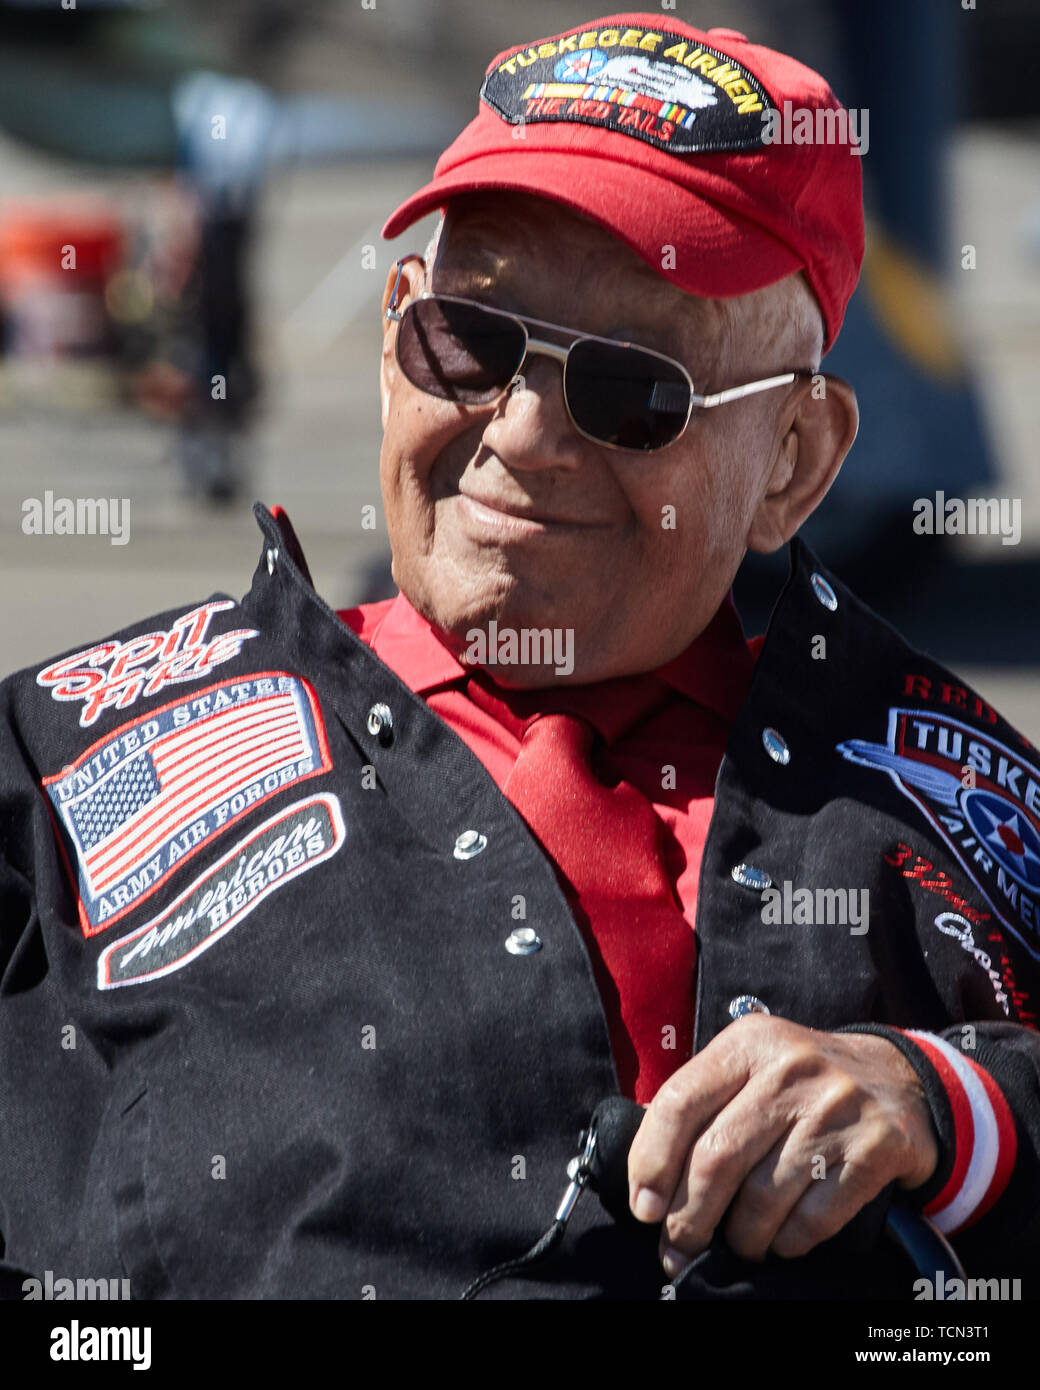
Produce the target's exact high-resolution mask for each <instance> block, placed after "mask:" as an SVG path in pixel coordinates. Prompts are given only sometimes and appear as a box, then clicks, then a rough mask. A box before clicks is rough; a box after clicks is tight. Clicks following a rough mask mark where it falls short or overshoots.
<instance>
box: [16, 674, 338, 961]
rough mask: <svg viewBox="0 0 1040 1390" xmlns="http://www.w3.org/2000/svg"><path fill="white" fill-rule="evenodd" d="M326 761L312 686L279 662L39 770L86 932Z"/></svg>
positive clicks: (123, 909) (105, 924)
mask: <svg viewBox="0 0 1040 1390" xmlns="http://www.w3.org/2000/svg"><path fill="white" fill-rule="evenodd" d="M331 767H332V761H331V759H330V757H329V752H328V744H327V742H326V739H325V727H324V724H323V723H322V718H321V710H320V708H319V706H318V700H317V696H316V695H315V694H314V691H313V690H312V689H311V687H310V685H309V684H308V683H307V682H306V681H305V680H301V679H299V678H298V677H296V676H290V675H288V674H286V673H285V672H281V671H264V672H260V673H257V674H253V675H250V676H248V677H245V678H243V679H241V680H233V681H224V682H223V683H222V684H220V685H211V686H209V687H208V688H207V689H205V690H201V691H199V692H198V693H197V694H195V695H192V696H191V697H190V698H189V699H187V700H183V701H174V702H172V703H171V704H168V705H163V706H162V708H161V709H157V710H153V711H152V712H151V713H150V714H148V715H146V716H142V717H141V718H140V719H137V720H135V721H133V722H132V723H129V724H124V725H123V726H122V727H121V728H119V729H116V730H115V732H114V733H111V734H108V735H106V737H105V738H103V739H100V740H98V742H97V743H94V744H92V745H91V747H90V748H88V749H87V751H86V752H85V753H84V754H83V755H82V756H81V757H80V758H78V759H77V760H76V762H75V763H72V764H71V765H70V766H68V767H65V768H63V769H62V770H61V772H58V773H55V774H53V775H52V776H50V777H45V778H44V779H43V786H44V788H45V790H46V792H47V795H48V796H49V797H50V800H51V803H52V805H53V807H54V810H55V812H56V813H57V818H58V819H59V821H60V824H61V826H62V828H63V830H64V841H63V848H64V847H65V845H66V843H67V845H68V846H69V847H70V848H71V850H72V853H73V855H74V857H75V861H76V873H75V875H74V877H75V878H76V879H77V880H78V887H79V917H80V923H81V925H82V927H83V933H84V935H85V936H93V935H94V934H95V933H96V932H99V931H102V930H103V929H104V928H105V927H108V926H110V925H111V924H112V923H113V922H116V921H118V920H119V918H120V917H123V916H125V914H126V913H127V912H129V911H131V909H133V908H135V907H137V906H138V904H139V903H141V902H143V901H144V899H145V898H148V897H150V896H151V894H152V893H154V892H155V890H156V889H157V888H158V887H159V885H160V884H161V883H163V882H165V880H166V878H167V877H168V876H169V875H170V874H171V873H172V872H173V870H174V869H175V868H177V867H178V865H180V864H181V863H183V862H185V861H186V860H188V859H191V858H192V856H193V855H195V854H198V852H199V851H200V850H201V849H202V848H203V847H204V846H205V845H206V844H207V843H209V841H211V840H212V839H213V838H214V836H216V835H218V834H220V833H221V832H222V831H223V830H225V829H227V828H228V827H229V826H232V825H234V824H235V822H236V821H238V820H240V819H241V818H242V816H244V815H245V814H246V813H247V812H248V811H250V810H251V809H252V808H253V807H254V806H258V805H260V804H262V803H263V802H264V801H266V800H268V798H269V797H271V796H274V794H275V793H276V792H278V791H280V790H281V789H282V788H283V787H286V786H288V785H289V784H290V783H292V782H299V781H302V780H303V779H304V778H307V777H316V776H318V774H319V773H322V772H328V771H329V769H330V768H331ZM67 860H68V856H67ZM68 862H71V861H68Z"/></svg>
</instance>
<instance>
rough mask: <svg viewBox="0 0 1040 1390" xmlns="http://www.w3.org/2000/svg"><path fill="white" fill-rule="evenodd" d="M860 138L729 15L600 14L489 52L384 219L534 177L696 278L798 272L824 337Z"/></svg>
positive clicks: (749, 285) (659, 264)
mask: <svg viewBox="0 0 1040 1390" xmlns="http://www.w3.org/2000/svg"><path fill="white" fill-rule="evenodd" d="M662 20H664V22H662ZM860 153H861V152H860V150H859V148H858V145H857V143H856V140H855V137H854V134H853V132H852V131H851V127H850V122H849V120H848V113H847V112H846V111H845V109H844V108H843V107H842V106H841V104H840V102H839V101H838V100H837V98H836V97H835V95H834V93H833V92H832V91H831V89H830V87H829V86H828V85H827V83H826V82H825V81H824V80H823V78H822V77H820V76H819V74H818V73H815V72H813V71H812V69H811V68H807V67H805V66H804V65H803V64H802V63H798V62H796V61H795V60H794V59H793V58H789V57H787V56H786V55H785V54H783V53H777V52H775V51H774V50H773V49H770V48H762V47H761V46H760V45H758V44H753V43H749V42H748V40H747V39H746V38H745V36H744V35H743V34H739V33H737V32H736V31H735V30H733V29H708V30H706V31H704V30H700V29H693V28H691V27H690V26H689V25H688V24H683V23H682V22H681V21H680V20H677V19H676V20H672V19H670V18H669V19H664V17H663V16H662V15H660V14H620V15H610V16H608V17H607V18H605V19H597V20H592V21H589V22H586V23H584V24H579V25H577V26H576V27H575V28H573V29H567V30H565V31H564V32H563V33H561V34H555V35H553V36H552V37H551V38H547V39H536V40H535V41H534V42H533V43H528V44H520V45H518V46H517V47H514V48H509V49H506V50H504V51H503V52H502V53H500V54H499V55H498V56H497V57H496V58H495V59H494V60H493V62H492V63H491V64H490V66H489V67H488V69H487V74H486V76H485V78H484V83H483V86H482V87H481V89H480V103H479V110H478V114H477V116H476V117H475V119H474V120H472V121H471V122H470V123H469V125H468V126H466V128H465V130H463V131H462V133H461V135H459V136H458V138H457V139H456V140H455V141H454V142H453V143H452V144H451V145H450V146H449V147H448V148H447V149H446V150H445V151H444V153H443V154H442V155H441V157H440V159H438V161H437V164H436V167H435V168H434V171H433V179H432V180H431V182H430V183H428V184H426V185H425V187H423V188H421V189H419V191H418V192H417V193H414V194H412V196H411V197H410V198H408V199H407V200H406V201H405V202H403V203H402V204H401V206H400V207H399V208H397V210H396V211H395V212H393V213H392V214H391V216H390V217H389V218H388V219H387V221H386V224H385V225H384V227H383V236H384V237H386V238H388V239H389V238H393V237H396V236H398V235H399V234H400V233H401V232H402V231H404V229H405V228H406V227H409V226H410V225H411V224H412V223H413V222H415V221H417V220H418V219H419V218H420V217H423V216H425V215H426V214H427V213H428V212H431V211H433V210H434V209H435V208H443V207H444V206H445V205H446V204H447V202H448V200H449V199H450V198H451V197H453V196H455V195H456V194H459V193H469V192H473V191H475V190H477V189H492V188H500V189H510V190H514V191H517V192H523V193H532V194H537V195H540V196H541V197H544V198H551V199H552V200H553V201H555V202H558V203H562V204H563V205H564V206H565V207H569V208H572V209H573V210H574V211H575V212H579V213H583V214H584V215H585V216H586V217H590V218H592V219H593V221H595V222H598V223H599V224H600V225H601V226H603V227H605V228H606V229H607V230H608V231H609V232H612V233H613V234H614V235H615V236H616V237H618V238H619V240H621V241H623V242H624V243H625V244H626V245H627V246H629V247H631V249H632V250H633V251H635V252H636V253H637V255H639V256H641V257H642V259H643V260H644V261H646V262H647V264H648V265H650V266H652V267H653V268H654V269H655V270H657V271H658V272H659V273H660V274H661V275H663V276H664V277H665V279H667V280H670V281H671V282H672V283H673V284H675V285H678V286H679V287H680V288H681V289H684V290H686V291H688V292H689V293H690V294H695V295H700V296H703V297H706V298H728V297H730V296H732V295H740V294H748V293H750V292H751V291H752V290H757V289H762V288H763V287H764V286H766V285H771V284H774V283H775V282H776V281H777V280H782V279H784V278H785V277H786V276H788V275H793V274H795V273H796V272H797V271H799V270H802V271H804V272H805V275H806V277H807V279H808V281H809V284H810V285H811V286H812V289H813V292H814V293H815V295H816V298H817V301H818V302H819V305H820V309H821V311H822V313H823V317H824V323H825V325H826V342H825V345H824V346H825V349H826V348H829V347H830V346H831V345H832V344H833V342H834V339H835V338H836V337H837V335H838V330H839V328H840V327H841V323H842V319H843V317H844V314H845V306H846V305H847V304H848V301H849V298H850V297H851V295H852V291H853V290H854V289H855V286H856V280H857V278H858V276H859V269H860V263H861V261H862V259H863V180H862V175H861V171H860Z"/></svg>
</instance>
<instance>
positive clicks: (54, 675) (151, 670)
mask: <svg viewBox="0 0 1040 1390" xmlns="http://www.w3.org/2000/svg"><path fill="white" fill-rule="evenodd" d="M234 606H235V605H234V602H233V600H231V599H215V600H214V601H213V602H212V603H204V604H202V605H201V606H200V607H198V608H193V609H192V610H191V612H190V613H184V614H182V615H181V617H179V618H177V619H175V621H174V623H173V625H172V627H171V628H170V629H169V631H168V632H146V633H144V634H143V635H142V636H140V637H131V638H130V639H129V641H127V642H119V641H116V640H115V639H113V640H111V641H109V642H99V643H98V645H97V646H96V647H87V648H86V649H85V650H84V651H81V652H75V653H74V654H73V655H72V656H66V657H63V658H62V659H61V660H60V661H54V662H52V663H51V665H50V666H45V667H44V668H43V670H42V671H41V672H40V673H39V674H38V675H37V677H36V684H37V685H41V686H43V688H44V689H45V690H50V692H51V697H52V699H55V700H82V701H83V708H82V710H80V716H79V722H80V725H81V726H82V727H83V728H84V729H86V728H88V727H89V726H90V725H91V724H93V723H94V721H95V720H96V719H97V717H98V716H99V715H100V714H101V712H102V710H105V709H108V708H109V706H113V707H114V708H115V709H127V708H128V707H129V706H130V705H132V704H133V703H134V701H135V700H136V699H137V697H138V696H139V695H157V694H158V693H159V691H160V690H165V688H166V687H167V686H168V685H176V684H179V683H180V682H182V681H194V680H200V679H201V678H202V677H203V676H205V675H208V674H209V672H210V671H212V669H213V667H214V666H220V665H221V664H222V663H223V662H225V661H230V660H231V658H232V657H233V656H237V655H238V653H239V652H240V651H241V650H242V643H243V642H246V641H248V640H249V638H250V637H257V636H259V633H257V632H256V631H255V630H254V629H253V628H245V627H238V628H234V629H233V630H232V631H231V632H218V633H217V635H216V636H215V637H213V638H211V639H210V640H209V641H207V640H206V631H207V629H208V627H209V624H210V619H211V618H212V617H213V615H214V613H222V612H224V610H225V609H227V608H234Z"/></svg>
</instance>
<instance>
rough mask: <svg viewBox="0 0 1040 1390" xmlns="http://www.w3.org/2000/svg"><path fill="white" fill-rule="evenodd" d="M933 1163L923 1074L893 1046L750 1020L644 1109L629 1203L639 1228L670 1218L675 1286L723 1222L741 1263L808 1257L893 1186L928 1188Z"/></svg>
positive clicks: (668, 1257) (664, 1241) (668, 1249)
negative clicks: (770, 1254)
mask: <svg viewBox="0 0 1040 1390" xmlns="http://www.w3.org/2000/svg"><path fill="white" fill-rule="evenodd" d="M938 1161H939V1145H938V1141H937V1138H936V1135H935V1130H934V1126H933V1124H932V1119H931V1115H930V1113H929V1110H928V1105H927V1103H926V1101H925V1099H924V1094H923V1092H922V1089H921V1085H920V1082H919V1080H918V1077H917V1073H916V1072H915V1071H914V1069H913V1067H911V1065H910V1063H909V1062H908V1061H907V1060H906V1059H905V1057H903V1055H902V1053H901V1052H900V1051H899V1049H898V1048H897V1047H894V1046H893V1045H892V1043H890V1042H888V1041H887V1039H885V1038H880V1037H876V1036H874V1035H872V1034H868V1033H827V1032H817V1031H815V1030H814V1029H811V1028H803V1027H801V1026H800V1025H799V1024H797V1023H789V1022H788V1021H787V1020H786V1019H782V1018H773V1017H767V1016H766V1015H764V1014H749V1015H747V1016H746V1017H744V1018H742V1019H738V1020H737V1022H736V1023H734V1024H732V1025H731V1026H730V1027H728V1028H726V1029H725V1031H724V1032H722V1033H720V1034H719V1036H718V1037H716V1038H714V1039H713V1040H712V1041H711V1043H709V1045H708V1046H707V1047H706V1048H705V1049H704V1051H703V1052H700V1053H698V1054H697V1056H696V1057H693V1058H692V1059H691V1060H690V1061H689V1062H687V1063H686V1064H685V1066H682V1067H680V1069H679V1070H678V1071H677V1072H676V1073H675V1074H674V1075H673V1076H671V1077H669V1079H668V1080H667V1081H666V1082H665V1083H664V1085H663V1086H662V1087H661V1089H660V1090H659V1091H658V1093H657V1095H656V1096H655V1097H654V1099H653V1101H652V1102H651V1103H650V1105H649V1107H648V1108H647V1111H646V1115H645V1116H644V1118H643V1123H642V1125H641V1126H640V1128H639V1132H638V1133H637V1135H636V1137H635V1140H634V1142H633V1144H632V1149H631V1152H630V1154H629V1160H628V1179H629V1197H630V1201H631V1205H632V1211H633V1214H634V1215H635V1216H637V1217H638V1218H639V1219H640V1220H641V1221H647V1222H657V1221H661V1220H662V1219H663V1220H664V1227H663V1230H662V1234H661V1246H660V1254H661V1260H662V1263H663V1264H664V1268H665V1271H666V1273H667V1274H668V1277H669V1278H670V1279H674V1278H675V1277H676V1276H677V1275H678V1274H679V1272H680V1271H681V1270H682V1268H683V1267H684V1266H685V1265H686V1264H687V1263H688V1262H689V1261H690V1260H691V1259H692V1258H693V1257H694V1256H695V1255H698V1254H699V1253H700V1252H701V1251H702V1250H704V1249H706V1248H707V1246H708V1245H709V1244H710V1242H711V1239H712V1235H713V1233H714V1231H715V1228H716V1227H717V1226H718V1225H719V1223H720V1222H722V1220H723V1217H725V1225H724V1226H723V1235H724V1236H725V1239H726V1241H727V1243H728V1244H729V1246H730V1247H731V1249H732V1250H733V1251H734V1252H735V1253H736V1254H737V1255H740V1256H742V1257H743V1258H744V1259H751V1260H757V1259H762V1258H764V1257H765V1255H766V1254H767V1253H768V1252H769V1251H773V1252H774V1253H775V1254H777V1255H781V1256H786V1257H791V1256H796V1255H804V1254H805V1253H806V1252H807V1251H809V1250H811V1249H812V1248H813V1246H814V1245H818V1244H819V1243H820V1242H821V1241H824V1240H828V1239H829V1238H830V1237H831V1236H833V1235H836V1234H837V1232H838V1231H839V1230H840V1229H841V1228H842V1227H843V1226H844V1225H845V1224H846V1223H847V1222H849V1221H851V1219H852V1218H853V1217H854V1216H855V1214H856V1213H857V1212H858V1211H859V1210H860V1208H861V1207H863V1206H865V1205H866V1204H867V1203H868V1202H870V1201H871V1200H872V1199H873V1198H874V1197H876V1196H877V1194H878V1193H879V1192H880V1191H881V1189H882V1188H883V1187H886V1186H887V1185H888V1184H889V1183H890V1182H892V1181H894V1180H898V1182H899V1184H900V1186H901V1187H907V1188H909V1187H919V1186H920V1185H921V1183H923V1182H927V1180H928V1179H929V1178H930V1177H931V1175H932V1173H933V1172H934V1171H935V1167H936V1164H937V1163H938ZM727 1209H729V1210H728V1214H727Z"/></svg>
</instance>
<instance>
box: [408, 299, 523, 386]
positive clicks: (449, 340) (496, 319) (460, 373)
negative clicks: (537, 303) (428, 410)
mask: <svg viewBox="0 0 1040 1390" xmlns="http://www.w3.org/2000/svg"><path fill="white" fill-rule="evenodd" d="M525 346H526V340H525V338H524V333H523V329H522V328H521V327H520V325H519V324H517V323H513V322H512V320H510V319H508V318H504V317H503V316H502V315H500V314H492V313H488V312H486V311H485V310H484V309H481V308H480V307H479V306H477V305H472V304H456V303H453V302H452V301H451V300H448V299H416V300H413V301H412V303H411V304H409V306H408V308H407V309H406V310H405V314H404V318H403V319H402V320H401V322H400V325H399V327H398V334H397V360H398V361H399V362H400V364H401V370H402V371H403V372H404V374H405V376H406V377H407V378H408V380H409V381H410V382H411V383H412V385H413V386H417V387H418V388H419V389H420V391H428V392H429V393H430V394H431V395H433V396H440V398H441V399H442V400H445V401H459V402H460V403H461V404H464V405H479V404H481V403H483V402H486V401H490V400H494V399H495V397H496V396H498V395H500V394H501V393H502V391H503V390H505V388H506V387H507V386H508V385H509V383H510V381H512V379H513V377H514V376H515V375H516V370H517V368H518V367H519V366H520V363H521V362H522V360H523V356H524V349H525Z"/></svg>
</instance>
